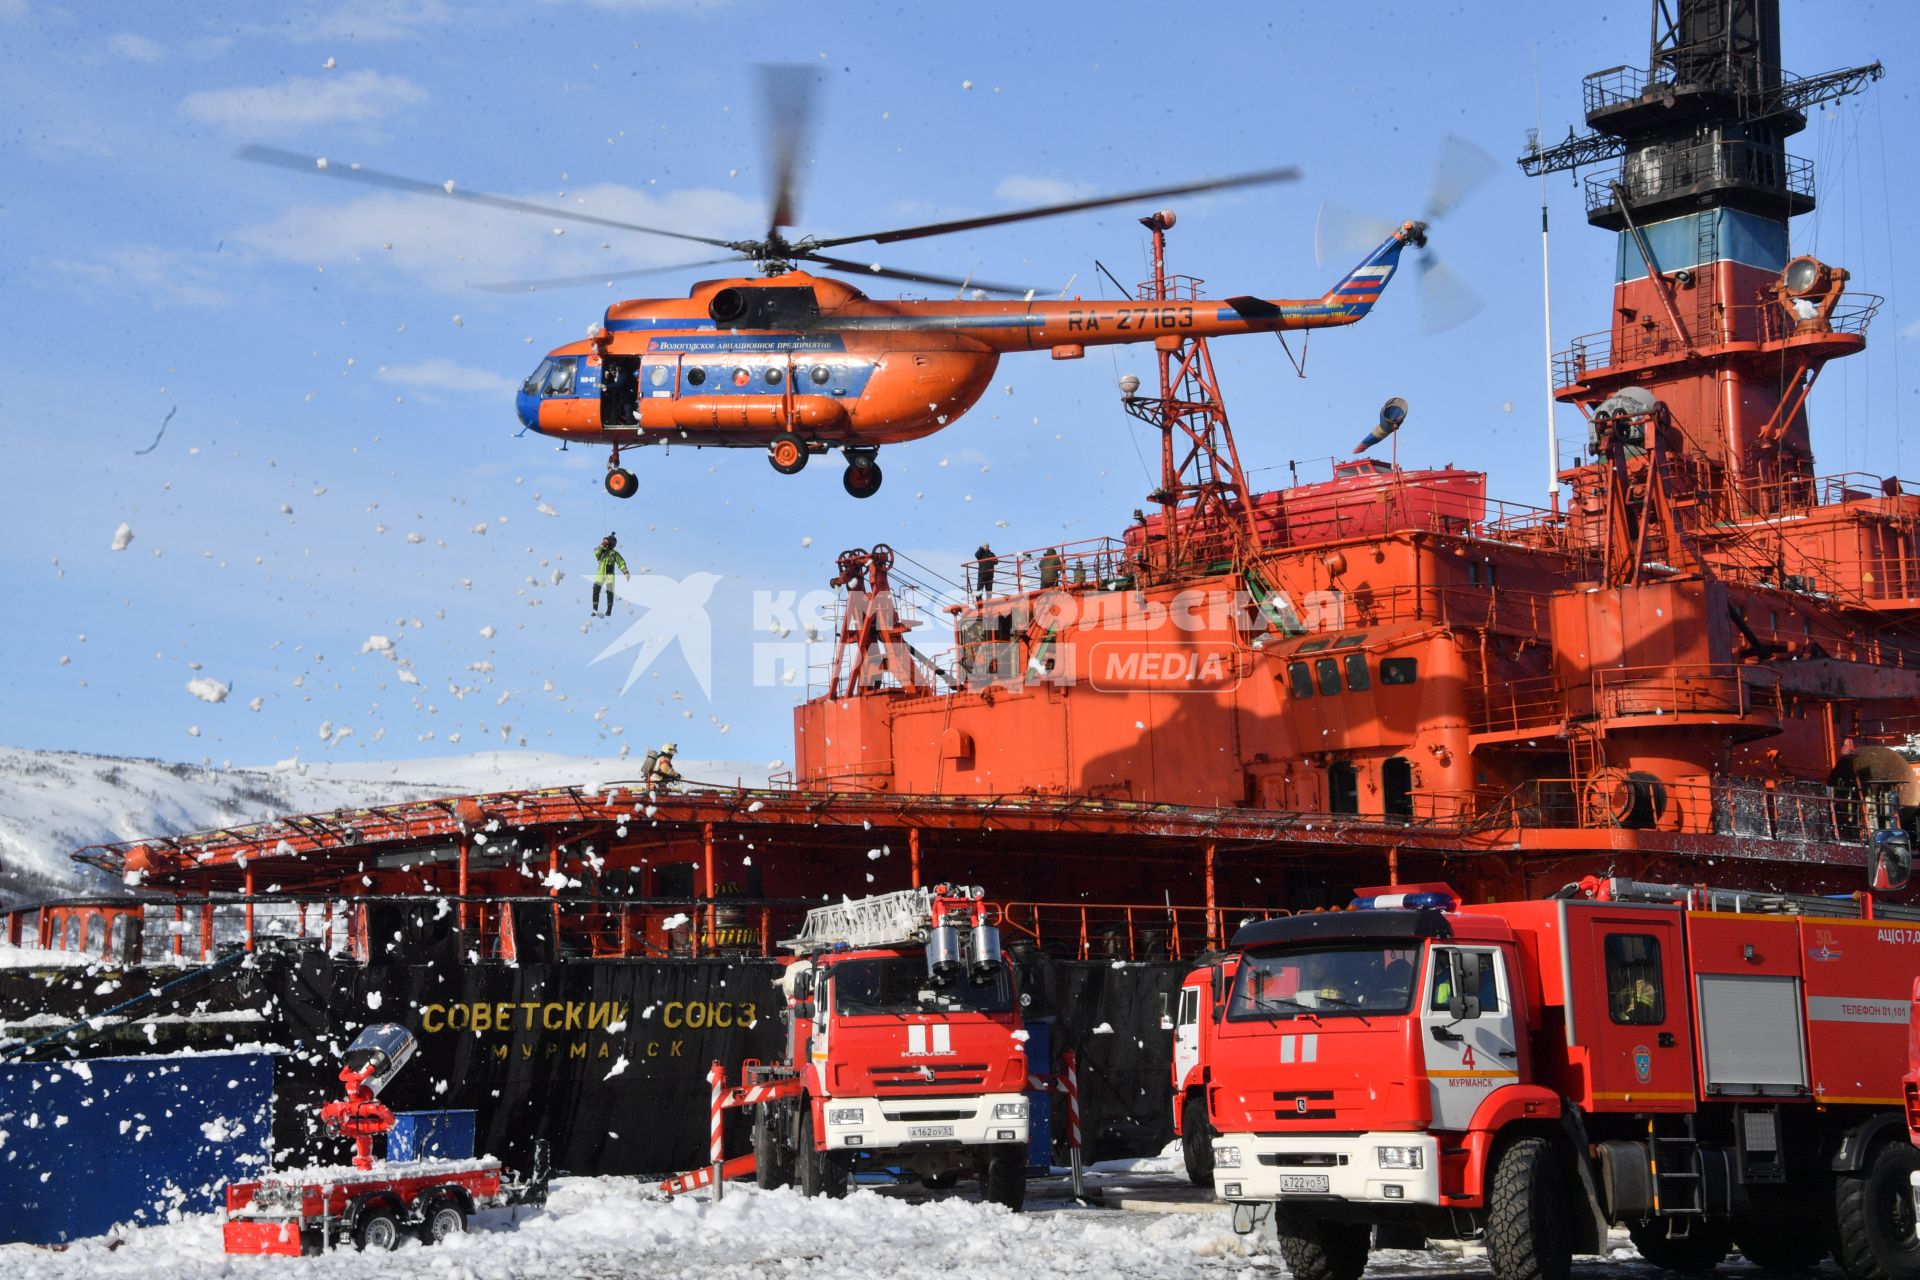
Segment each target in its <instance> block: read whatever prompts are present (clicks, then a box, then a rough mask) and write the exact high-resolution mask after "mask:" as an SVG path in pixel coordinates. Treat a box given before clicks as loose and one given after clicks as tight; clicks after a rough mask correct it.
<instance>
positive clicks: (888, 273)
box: [794, 252, 1034, 297]
mask: <svg viewBox="0 0 1920 1280" xmlns="http://www.w3.org/2000/svg"><path fill="white" fill-rule="evenodd" d="M794 256H795V257H797V258H804V259H805V260H806V261H808V262H817V263H819V264H820V265H821V266H823V267H832V268H833V269H834V270H835V271H850V272H854V273H856V274H859V275H863V276H884V277H885V278H887V279H889V280H911V281H913V282H914V283H915V284H939V285H948V286H950V287H952V288H955V289H978V290H980V291H981V292H983V293H1006V294H1012V295H1013V296H1015V297H1019V296H1020V295H1022V294H1028V293H1032V292H1034V291H1033V290H1032V289H1028V288H1026V287H1024V286H1022V285H1014V284H994V283H993V282H992V281H989V280H975V279H973V278H971V277H968V278H967V279H964V280H963V279H961V278H960V277H958V276H937V275H933V274H931V273H928V272H924V271H901V270H898V269H896V268H893V267H883V266H881V265H879V264H878V263H868V262H853V261H851V260H849V259H847V258H834V257H829V256H828V255H826V254H824V253H812V252H803V253H796V254H795V255H794Z"/></svg>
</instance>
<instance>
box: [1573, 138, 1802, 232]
mask: <svg viewBox="0 0 1920 1280" xmlns="http://www.w3.org/2000/svg"><path fill="white" fill-rule="evenodd" d="M1728 182H1733V183H1744V184H1748V185H1751V186H1757V187H1764V188H1767V189H1770V190H1774V191H1784V192H1787V193H1789V194H1792V195H1797V196H1809V197H1811V196H1812V195H1813V194H1814V181H1813V161H1811V160H1808V159H1806V158H1804V157H1802V156H1794V155H1787V154H1785V153H1784V152H1781V151H1778V150H1776V149H1774V148H1772V147H1768V146H1764V145H1762V144H1760V143H1755V142H1745V141H1733V142H1708V143H1703V144H1701V145H1699V146H1695V147H1687V148H1684V149H1674V150H1662V151H1660V152H1658V153H1657V154H1652V155H1649V156H1648V157H1647V158H1645V159H1644V160H1641V161H1639V162H1637V163H1636V162H1635V160H1634V159H1633V158H1631V157H1630V158H1629V160H1628V162H1627V163H1625V164H1623V165H1621V167H1620V168H1618V169H1615V170H1613V171H1611V172H1609V173H1596V174H1594V175H1592V176H1591V177H1589V178H1587V180H1586V182H1585V188H1586V198H1587V212H1588V213H1589V214H1592V213H1597V212H1599V211H1601V210H1603V209H1610V208H1612V207H1613V204H1614V194H1613V189H1614V186H1615V185H1616V184H1618V185H1619V186H1621V187H1623V188H1625V190H1626V193H1627V199H1628V200H1646V199H1652V198H1655V197H1659V196H1662V195H1666V194H1667V193H1669V192H1672V191H1677V190H1681V189H1684V188H1686V187H1691V186H1697V185H1699V184H1702V183H1714V184H1718V183H1728Z"/></svg>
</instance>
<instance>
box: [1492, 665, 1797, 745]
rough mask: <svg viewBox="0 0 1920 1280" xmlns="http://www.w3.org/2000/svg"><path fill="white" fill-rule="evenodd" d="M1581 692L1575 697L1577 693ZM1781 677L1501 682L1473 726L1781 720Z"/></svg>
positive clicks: (1629, 673)
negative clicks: (1752, 718) (1665, 718)
mask: <svg viewBox="0 0 1920 1280" xmlns="http://www.w3.org/2000/svg"><path fill="white" fill-rule="evenodd" d="M1576 690H1577V691H1578V693H1579V694H1580V695H1583V696H1579V697H1576V696H1574V695H1575V691H1576ZM1780 710H1781V698H1780V673H1779V672H1777V671H1774V670H1771V669H1769V668H1766V667H1762V666H1755V665H1748V664H1744V663H1737V662H1712V663H1679V664H1671V665H1654V666H1638V667H1607V668H1604V669H1602V670H1600V671H1596V672H1594V673H1593V675H1592V676H1591V678H1590V679H1589V680H1584V681H1580V682H1578V683H1577V684H1573V685H1569V683H1568V682H1567V681H1566V680H1564V679H1562V678H1561V677H1559V676H1551V675H1547V676H1528V677H1524V678H1521V679H1518V680H1500V681H1495V682H1491V683H1488V684H1484V685H1482V686H1480V687H1479V688H1478V689H1476V690H1474V695H1473V700H1472V703H1471V705H1470V708H1469V714H1470V720H1469V723H1470V724H1471V725H1472V727H1473V731H1474V732H1475V733H1520V732H1525V731H1526V730H1530V729H1539V730H1543V731H1544V730H1548V729H1552V728H1554V727H1556V726H1563V725H1565V724H1566V723H1568V722H1569V721H1572V720H1585V719H1591V718H1596V717H1597V718H1598V719H1601V720H1621V719H1627V720H1631V719H1635V718H1637V717H1642V716H1645V717H1656V718H1657V717H1660V716H1682V715H1685V716H1701V715H1705V716H1715V717H1725V718H1728V719H1745V718H1747V717H1749V716H1763V717H1773V718H1778V716H1779V715H1780Z"/></svg>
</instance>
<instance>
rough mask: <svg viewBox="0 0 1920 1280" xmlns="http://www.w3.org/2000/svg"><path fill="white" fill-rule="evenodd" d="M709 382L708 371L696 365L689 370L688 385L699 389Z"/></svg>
mask: <svg viewBox="0 0 1920 1280" xmlns="http://www.w3.org/2000/svg"><path fill="white" fill-rule="evenodd" d="M706 380H707V371H706V370H705V369H702V368H700V367H699V366H698V365H695V366H694V367H693V368H691V369H689V370H687V385H688V386H693V387H697V386H699V385H700V384H701V383H703V382H705V381H706Z"/></svg>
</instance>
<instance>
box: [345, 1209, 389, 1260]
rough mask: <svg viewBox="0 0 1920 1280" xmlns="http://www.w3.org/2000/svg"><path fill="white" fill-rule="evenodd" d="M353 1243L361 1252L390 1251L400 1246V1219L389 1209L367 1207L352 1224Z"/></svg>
mask: <svg viewBox="0 0 1920 1280" xmlns="http://www.w3.org/2000/svg"><path fill="white" fill-rule="evenodd" d="M353 1244H354V1247H355V1248H357V1249H359V1250H360V1252H362V1253H392V1252H393V1251H394V1250H395V1249H398V1248H399V1247H400V1220H399V1219H398V1218H396V1217H394V1216H393V1211H392V1210H390V1209H369V1210H367V1211H366V1212H365V1213H363V1214H361V1215H360V1221H358V1222H356V1223H354V1224H353Z"/></svg>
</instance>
